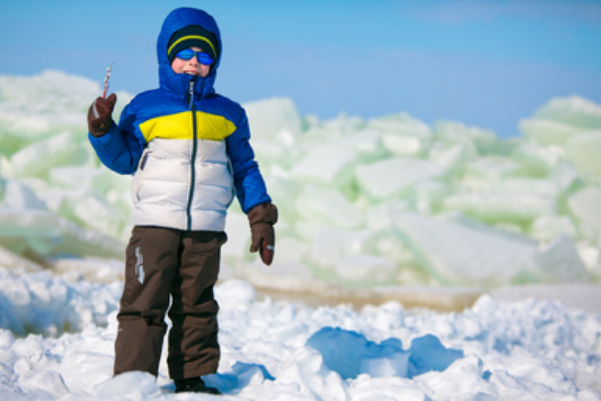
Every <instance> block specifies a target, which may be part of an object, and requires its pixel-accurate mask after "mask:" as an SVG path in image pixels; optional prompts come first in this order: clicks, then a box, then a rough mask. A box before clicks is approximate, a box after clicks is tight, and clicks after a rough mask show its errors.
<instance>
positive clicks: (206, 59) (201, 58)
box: [196, 53, 213, 65]
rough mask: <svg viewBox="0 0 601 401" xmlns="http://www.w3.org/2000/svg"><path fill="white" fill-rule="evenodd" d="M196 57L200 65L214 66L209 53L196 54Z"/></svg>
mask: <svg viewBox="0 0 601 401" xmlns="http://www.w3.org/2000/svg"><path fill="white" fill-rule="evenodd" d="M196 57H198V62H199V63H200V64H205V65H211V64H213V59H212V58H211V56H209V55H208V54H207V53H196Z"/></svg>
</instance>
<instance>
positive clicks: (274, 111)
mask: <svg viewBox="0 0 601 401" xmlns="http://www.w3.org/2000/svg"><path fill="white" fill-rule="evenodd" d="M98 93H100V87H99V85H98V84H97V83H94V82H91V81H88V80H86V79H84V78H80V77H75V76H70V75H67V74H64V73H61V72H57V71H48V72H44V73H42V74H40V75H38V76H33V77H15V76H2V77H0V250H1V251H2V252H1V253H0V256H1V257H2V258H3V260H6V261H7V262H6V263H8V264H11V263H12V264H19V263H23V262H22V261H23V260H26V261H28V262H29V263H32V264H35V265H37V266H43V267H52V266H55V267H56V266H59V265H60V266H63V268H64V267H65V266H69V265H70V264H69V263H62V261H64V260H71V259H72V258H73V256H78V257H82V258H90V257H94V258H104V259H108V260H109V262H108V264H109V265H112V263H113V262H115V261H119V260H121V259H122V257H123V248H124V244H125V242H126V241H127V239H128V237H129V234H130V230H131V220H130V219H131V201H130V199H129V197H130V191H129V177H126V176H125V177H123V176H118V175H116V174H114V173H112V172H110V171H108V169H106V168H104V167H102V166H101V165H100V163H99V161H98V160H97V158H96V157H95V155H94V153H93V151H92V149H91V147H90V146H89V144H88V141H87V137H86V131H87V129H86V123H85V114H86V112H87V107H88V105H89V103H90V102H91V101H92V100H93V99H94V97H95V96H97V94H98ZM118 96H119V101H118V105H117V110H116V112H115V114H114V117H115V118H117V117H118V115H119V112H120V109H121V108H122V107H123V106H124V105H125V104H126V103H127V102H128V101H129V98H130V95H128V94H126V93H119V94H118ZM32 105H33V106H32ZM244 106H245V108H246V110H247V113H248V116H249V121H250V124H251V130H252V135H253V139H252V143H253V146H254V148H255V151H256V154H257V157H258V160H259V163H260V166H261V170H262V172H263V174H264V177H265V179H266V181H267V185H268V188H269V191H270V194H271V195H272V197H273V199H274V202H275V203H276V204H277V205H278V207H279V209H280V215H281V220H280V222H279V223H278V226H277V238H278V245H277V251H276V259H275V261H274V266H273V267H272V268H271V269H272V270H265V268H264V267H262V266H260V264H258V263H256V256H254V255H251V254H249V253H248V236H249V231H248V228H247V226H246V222H245V217H244V216H243V215H242V213H241V212H240V210H239V208H238V206H237V205H236V204H234V206H233V207H232V210H231V213H230V216H229V217H228V226H227V231H228V236H229V238H230V239H229V242H228V243H227V244H226V245H225V247H224V249H223V259H224V268H226V269H229V271H231V273H232V274H233V275H234V276H239V277H245V278H246V279H249V280H250V281H251V282H253V284H255V285H257V286H259V287H269V286H270V285H271V284H272V283H274V282H275V281H276V280H280V279H282V280H284V279H283V278H285V277H288V281H286V283H287V284H286V285H287V286H293V285H294V283H295V281H296V283H297V285H299V286H304V285H313V284H314V283H315V282H316V281H318V280H326V281H327V282H334V283H339V284H343V285H345V286H350V287H355V288H357V287H366V286H373V285H383V284H387V285H395V284H409V285H460V286H473V287H496V286H502V285H508V284H509V285H511V284H518V283H520V284H521V283H533V282H535V283H554V282H562V283H564V282H581V281H589V282H590V281H592V282H598V280H599V278H600V277H601V262H600V257H599V249H600V248H601V220H599V219H600V217H599V216H600V214H599V212H598V210H599V205H601V166H600V165H599V160H601V159H600V158H599V157H598V155H599V154H601V135H600V132H601V106H599V105H596V104H594V103H592V102H590V101H588V100H586V99H582V98H579V97H576V96H574V97H569V98H558V99H552V100H550V101H549V102H548V103H547V104H545V105H543V106H542V107H541V108H540V109H539V110H537V111H536V112H535V113H534V114H533V115H532V116H531V117H529V118H526V119H524V120H522V121H521V122H520V123H519V124H520V129H521V131H522V133H523V136H522V137H519V138H508V139H500V138H499V137H497V136H496V135H495V134H494V133H493V132H491V131H488V130H485V129H481V128H476V127H467V126H465V125H464V124H462V123H459V122H452V121H439V122H437V123H435V124H433V126H429V125H427V124H425V123H423V122H421V121H419V120H417V119H415V118H413V117H411V116H410V115H408V114H407V113H398V114H394V115H388V116H383V117H380V118H374V119H370V120H362V119H360V118H357V117H349V116H345V115H340V116H339V117H337V118H335V119H332V120H329V121H320V120H319V119H318V118H316V117H314V116H300V115H299V114H298V112H297V111H296V109H295V106H294V103H293V102H292V101H291V100H290V99H282V98H274V99H267V100H262V101H257V102H253V103H249V104H245V105H244ZM500 134H502V133H500ZM111 260H112V261H111ZM5 266H6V265H5ZM272 273H273V274H275V275H277V279H276V278H274V276H272ZM117 276H118V275H116V274H112V275H111V274H105V276H104V277H105V279H107V277H115V278H116V277H117ZM253 280H254V281H253ZM312 283H313V284H312Z"/></svg>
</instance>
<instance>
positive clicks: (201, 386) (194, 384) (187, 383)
mask: <svg viewBox="0 0 601 401" xmlns="http://www.w3.org/2000/svg"><path fill="white" fill-rule="evenodd" d="M175 392H176V393H207V394H215V395H219V394H221V393H220V392H219V390H217V389H216V388H212V387H207V385H206V384H205V382H204V381H202V379H201V378H200V377H193V378H191V379H182V380H176V381H175Z"/></svg>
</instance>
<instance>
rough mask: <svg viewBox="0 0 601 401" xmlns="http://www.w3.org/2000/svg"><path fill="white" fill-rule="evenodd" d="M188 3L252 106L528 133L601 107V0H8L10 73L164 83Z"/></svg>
mask: <svg viewBox="0 0 601 401" xmlns="http://www.w3.org/2000/svg"><path fill="white" fill-rule="evenodd" d="M178 6H194V7H198V8H202V9H205V10H206V11H208V12H209V13H211V14H212V15H213V16H214V17H215V18H216V20H217V22H218V23H219V25H220V28H221V31H222V36H223V40H224V53H223V60H222V65H221V67H220V71H219V75H218V79H217V83H216V88H217V90H218V92H220V93H222V94H224V95H226V96H228V97H231V98H232V99H234V100H237V101H239V102H247V101H251V100H256V99H263V98H267V97H273V96H285V97H290V98H292V99H293V100H294V101H295V103H296V105H297V107H298V110H299V112H300V113H301V114H303V115H306V114H315V115H317V116H318V117H320V118H321V119H329V118H333V117H335V116H337V115H338V114H339V113H341V112H344V113H346V114H347V115H353V116H359V117H362V118H366V119H367V118H372V117H379V116H384V115H387V114H391V113H397V112H407V113H409V114H410V115H412V116H414V117H415V118H418V119H421V120H423V121H425V122H427V123H429V124H432V123H433V122H435V121H436V120H442V119H444V120H454V121H461V122H464V123H466V124H468V125H471V126H478V127H482V128H487V129H492V130H494V131H495V132H496V133H497V134H498V135H499V136H503V137H506V136H514V135H518V131H517V123H518V121H519V119H521V118H525V117H528V116H530V115H531V114H532V113H533V112H534V111H535V110H536V109H537V108H538V107H540V106H541V105H543V104H544V103H546V102H547V101H548V100H549V99H550V98H552V97H556V96H569V95H580V96H583V97H585V98H588V99H590V100H592V101H595V102H597V103H600V104H601V50H599V49H601V1H586V0H504V1H501V0H498V1H493V0H490V1H485V0H480V1H477V0H455V1H439V0H433V1H411V0H373V1H356V0H346V1H326V0H321V1H312V0H305V1H301V0H286V1H281V0H280V1H275V0H274V1H261V0H256V1H247V0H246V1H245V0H207V1H192V2H190V1H188V2H177V1H165V0H163V1H155V0H146V1H138V0H127V1H125V0H120V1H115V0H104V1H100V2H97V1H89V0H80V1H61V0H55V1H47V0H45V1H41V0H31V1H27V2H23V1H7V0H4V1H2V3H1V4H0V55H1V56H0V57H1V58H0V74H2V75H7V74H8V75H33V74H37V73H39V72H41V71H43V70H46V69H59V70H62V71H65V72H68V73H72V74H77V75H82V76H85V77H88V78H91V79H95V80H98V81H99V82H101V81H102V80H103V78H104V73H105V71H106V67H107V66H108V65H109V64H110V63H111V62H113V63H114V66H113V75H112V88H113V89H114V90H126V91H128V92H130V93H132V94H135V93H137V92H140V91H142V90H146V89H150V88H153V87H156V85H157V67H156V51H155V43H156V37H157V35H158V31H159V29H160V26H161V24H162V21H163V19H164V17H165V16H166V15H167V13H168V12H169V11H171V10H172V9H173V8H176V7H178Z"/></svg>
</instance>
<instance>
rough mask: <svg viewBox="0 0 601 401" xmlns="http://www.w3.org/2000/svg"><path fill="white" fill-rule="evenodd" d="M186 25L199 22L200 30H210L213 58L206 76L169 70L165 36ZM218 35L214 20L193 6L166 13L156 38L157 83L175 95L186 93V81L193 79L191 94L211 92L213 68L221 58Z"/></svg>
mask: <svg viewBox="0 0 601 401" xmlns="http://www.w3.org/2000/svg"><path fill="white" fill-rule="evenodd" d="M188 25H200V26H202V27H203V28H204V29H206V30H208V31H211V32H212V33H213V34H214V35H215V38H216V39H217V43H218V49H217V52H218V53H217V60H215V63H214V64H213V66H212V67H211V72H210V73H209V75H208V76H206V77H204V78H203V77H194V76H191V75H186V74H176V73H175V72H173V70H172V69H171V65H170V63H169V59H168V58H167V46H168V44H169V39H171V36H172V35H173V34H174V33H175V32H176V31H178V30H180V29H182V28H184V27H186V26H188ZM222 51H223V50H222V43H221V34H220V32H219V27H218V26H217V22H215V19H214V18H213V17H212V16H211V15H209V14H208V13H206V12H205V11H203V10H199V9H196V8H188V7H182V8H177V9H175V10H173V11H171V12H170V13H169V15H167V17H166V18H165V21H163V26H162V28H161V32H160V33H159V38H158V40H157V57H158V62H159V84H160V86H161V88H163V89H165V90H168V91H170V92H174V93H176V94H178V95H184V96H185V95H187V93H188V88H189V84H190V81H191V80H192V79H196V81H195V82H194V93H195V95H197V96H200V97H205V96H208V95H211V94H213V93H215V89H214V88H213V84H214V82H215V77H216V75H217V68H218V67H219V62H220V61H221V53H222Z"/></svg>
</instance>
